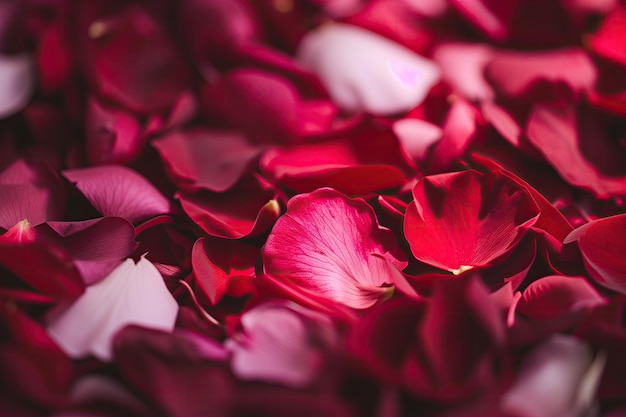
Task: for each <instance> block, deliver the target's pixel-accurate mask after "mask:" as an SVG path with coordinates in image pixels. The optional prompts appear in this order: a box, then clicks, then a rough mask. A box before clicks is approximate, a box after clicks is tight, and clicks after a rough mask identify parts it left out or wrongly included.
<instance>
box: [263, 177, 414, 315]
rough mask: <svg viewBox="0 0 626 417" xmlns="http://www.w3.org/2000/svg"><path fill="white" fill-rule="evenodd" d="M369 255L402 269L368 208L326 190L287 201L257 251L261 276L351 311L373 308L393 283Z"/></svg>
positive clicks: (391, 239)
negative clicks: (285, 282) (286, 282)
mask: <svg viewBox="0 0 626 417" xmlns="http://www.w3.org/2000/svg"><path fill="white" fill-rule="evenodd" d="M374 255H379V256H381V257H383V258H384V259H387V260H389V261H390V262H391V263H392V264H393V265H394V266H396V267H397V268H399V269H403V268H404V267H405V266H406V263H405V262H404V254H403V253H402V252H401V251H400V249H399V247H398V245H397V243H396V241H395V237H394V235H393V233H392V232H391V231H390V230H388V229H386V228H383V227H381V226H379V225H378V221H377V219H376V216H375V214H374V211H373V209H372V208H371V207H370V206H369V205H368V204H367V203H365V202H364V201H363V200H361V199H348V198H347V197H345V196H344V195H342V194H340V193H338V192H337V191H335V190H333V189H330V188H324V189H320V190H317V191H314V192H312V193H310V194H300V195H297V196H295V197H293V198H292V199H291V200H290V201H289V203H288V206H287V213H286V214H285V215H283V216H282V217H280V218H279V219H278V221H277V222H276V224H275V225H274V228H273V229H272V232H271V233H270V235H269V237H268V239H267V242H266V244H265V247H264V248H263V262H264V268H265V272H266V273H268V274H272V275H275V276H277V277H279V278H281V279H285V280H289V281H292V282H296V283H298V285H299V286H301V287H302V288H304V289H306V290H309V291H312V292H317V293H318V294H320V295H324V296H326V297H328V298H330V299H332V300H335V301H337V302H340V303H343V304H346V305H347V306H349V307H352V308H357V309H363V308H368V307H370V306H372V305H373V304H375V303H376V302H377V301H378V300H379V299H380V298H382V297H384V296H385V294H386V293H387V292H388V291H387V288H386V287H388V286H390V285H391V284H392V283H393V277H392V276H391V275H390V272H389V269H388V267H387V265H386V264H385V262H381V260H380V259H379V258H378V257H377V256H374Z"/></svg>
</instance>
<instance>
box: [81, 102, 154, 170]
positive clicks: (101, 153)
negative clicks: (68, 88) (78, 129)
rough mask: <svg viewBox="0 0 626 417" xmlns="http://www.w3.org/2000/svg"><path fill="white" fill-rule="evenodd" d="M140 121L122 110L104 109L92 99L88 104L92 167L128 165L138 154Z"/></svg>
mask: <svg viewBox="0 0 626 417" xmlns="http://www.w3.org/2000/svg"><path fill="white" fill-rule="evenodd" d="M140 129H141V126H140V125H139V121H138V120H137V118H136V117H135V116H134V115H132V114H129V113H127V112H125V111H123V110H120V109H116V108H112V107H105V106H104V105H102V103H100V102H99V101H98V100H96V99H95V98H93V97H92V98H91V99H90V100H89V101H88V103H87V115H86V130H87V132H86V137H87V156H88V158H89V162H90V163H91V164H93V165H103V164H122V165H123V164H127V163H129V162H132V161H133V160H134V159H135V157H136V156H137V155H138V154H139V152H140V151H141V147H142V145H143V140H142V138H141V137H140Z"/></svg>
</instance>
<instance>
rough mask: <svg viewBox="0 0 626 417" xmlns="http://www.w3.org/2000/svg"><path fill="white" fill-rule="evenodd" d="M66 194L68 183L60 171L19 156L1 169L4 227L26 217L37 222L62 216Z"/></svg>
mask: <svg viewBox="0 0 626 417" xmlns="http://www.w3.org/2000/svg"><path fill="white" fill-rule="evenodd" d="M65 198H66V191H65V186H64V184H63V181H62V179H61V178H60V177H59V176H58V174H57V173H56V172H54V171H53V170H52V169H50V168H49V167H48V166H45V165H39V166H37V165H30V164H28V163H26V162H25V161H24V160H22V159H19V160H17V161H15V162H14V163H13V164H11V165H10V166H9V167H7V168H5V169H4V171H2V173H0V227H2V228H4V229H9V228H10V227H12V226H13V225H14V224H16V223H18V222H20V221H22V220H28V222H29V223H31V224H33V225H37V224H40V223H43V222H45V221H47V220H58V219H60V218H61V217H62V216H63V212H64V210H65Z"/></svg>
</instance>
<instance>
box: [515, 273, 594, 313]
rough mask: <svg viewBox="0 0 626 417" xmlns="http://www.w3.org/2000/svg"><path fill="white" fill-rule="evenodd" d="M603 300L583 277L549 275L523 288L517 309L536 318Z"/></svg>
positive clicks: (570, 310)
mask: <svg viewBox="0 0 626 417" xmlns="http://www.w3.org/2000/svg"><path fill="white" fill-rule="evenodd" d="M604 303H606V300H605V298H604V297H602V296H601V295H600V294H599V293H598V291H597V290H596V289H595V288H593V286H592V285H591V284H589V282H588V281H587V280H586V279H585V278H584V277H569V276H562V275H550V276H547V277H543V278H539V279H538V280H536V281H534V282H532V283H531V284H530V285H529V286H528V287H526V289H524V291H523V292H522V298H521V299H520V301H519V303H518V305H517V311H519V312H520V313H522V314H524V315H525V316H526V317H529V318H531V319H533V320H536V321H539V320H546V319H550V318H553V317H558V316H561V315H564V314H568V313H570V312H572V311H574V310H579V309H584V308H589V307H595V306H597V305H600V304H604Z"/></svg>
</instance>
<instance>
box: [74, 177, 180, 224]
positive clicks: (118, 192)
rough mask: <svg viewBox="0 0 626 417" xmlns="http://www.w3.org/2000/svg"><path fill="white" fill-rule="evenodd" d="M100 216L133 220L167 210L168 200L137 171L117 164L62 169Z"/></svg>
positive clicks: (146, 217) (140, 219) (168, 208)
mask: <svg viewBox="0 0 626 417" xmlns="http://www.w3.org/2000/svg"><path fill="white" fill-rule="evenodd" d="M63 176H65V178H67V179H68V180H69V181H71V182H73V183H75V184H76V187H77V188H78V189H79V190H80V192H82V193H83V194H84V195H85V197H87V199H88V200H89V202H90V203H91V204H92V205H93V206H94V207H95V208H96V210H98V211H99V212H100V213H101V214H102V215H104V216H115V217H123V218H125V219H128V220H129V221H131V222H133V223H136V222H139V221H142V220H146V219H148V218H150V217H154V216H157V215H159V214H166V213H169V212H170V202H169V201H168V200H167V199H166V198H165V197H164V196H163V195H162V194H161V193H160V192H159V190H157V189H156V188H155V187H154V186H153V185H152V184H151V183H150V182H148V180H146V179H145V178H144V177H142V176H141V175H140V174H138V173H137V172H135V171H133V170H131V169H130V168H126V167H123V166H118V165H105V166H99V167H90V168H80V169H72V170H68V171H63Z"/></svg>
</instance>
